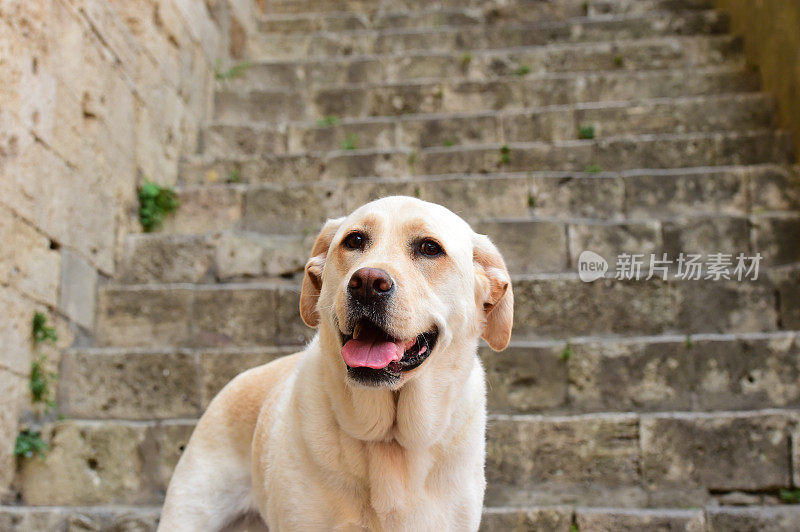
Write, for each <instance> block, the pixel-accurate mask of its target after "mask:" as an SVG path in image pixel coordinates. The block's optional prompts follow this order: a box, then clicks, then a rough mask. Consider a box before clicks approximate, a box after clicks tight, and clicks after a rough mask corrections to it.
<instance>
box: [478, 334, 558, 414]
mask: <svg viewBox="0 0 800 532" xmlns="http://www.w3.org/2000/svg"><path fill="white" fill-rule="evenodd" d="M479 353H480V356H481V360H482V361H483V366H484V369H485V371H486V383H487V390H488V392H487V393H488V404H489V410H490V411H492V412H502V413H515V412H535V411H539V410H549V409H556V408H558V407H561V406H564V405H565V403H566V401H567V363H566V362H565V361H564V360H562V359H561V353H562V347H561V346H552V347H538V346H537V347H534V346H530V347H527V346H515V345H513V346H511V347H509V348H507V349H506V350H505V351H503V352H500V353H495V352H494V351H492V350H491V349H489V348H487V347H482V348H481V349H480V351H479Z"/></svg>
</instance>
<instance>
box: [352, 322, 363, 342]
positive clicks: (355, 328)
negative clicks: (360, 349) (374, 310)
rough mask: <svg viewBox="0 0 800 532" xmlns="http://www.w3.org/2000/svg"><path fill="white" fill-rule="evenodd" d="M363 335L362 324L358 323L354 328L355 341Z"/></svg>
mask: <svg viewBox="0 0 800 532" xmlns="http://www.w3.org/2000/svg"><path fill="white" fill-rule="evenodd" d="M359 334H361V322H360V321H359V322H358V323H356V326H355V327H354V328H353V339H354V340H358V336H359Z"/></svg>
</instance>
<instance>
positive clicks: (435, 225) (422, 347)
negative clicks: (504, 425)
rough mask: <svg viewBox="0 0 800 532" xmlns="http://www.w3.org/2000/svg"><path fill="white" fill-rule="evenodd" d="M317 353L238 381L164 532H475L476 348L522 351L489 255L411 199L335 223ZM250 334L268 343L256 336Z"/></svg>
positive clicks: (318, 280) (390, 201)
mask: <svg viewBox="0 0 800 532" xmlns="http://www.w3.org/2000/svg"><path fill="white" fill-rule="evenodd" d="M300 314H301V316H302V318H303V321H305V323H306V324H308V325H309V326H311V327H317V328H318V331H317V334H316V336H315V337H314V339H313V340H312V341H311V342H310V344H309V345H308V347H307V348H306V349H305V350H304V351H302V352H300V353H296V354H294V355H290V356H287V357H284V358H281V359H279V360H276V361H274V362H271V363H269V364H266V365H264V366H260V367H257V368H254V369H251V370H249V371H246V372H244V373H242V374H241V375H239V376H238V377H236V378H235V379H234V380H233V381H231V382H230V383H229V384H228V385H227V386H226V387H225V388H224V389H223V390H222V391H221V392H220V393H219V395H218V396H217V397H216V398H215V399H214V400H213V401H212V403H211V405H210V406H209V407H208V410H207V411H206V413H205V414H204V415H203V417H202V419H200V422H199V424H198V425H197V428H196V429H195V431H194V434H193V435H192V438H191V440H190V442H189V444H188V446H187V447H186V451H185V452H184V453H183V456H182V457H181V459H180V462H179V463H178V465H177V467H176V469H175V473H174V475H173V477H172V481H171V482H170V486H169V490H168V491H167V498H166V502H165V504H164V510H163V513H162V517H161V525H160V530H165V531H170V532H172V531H181V530H191V531H199V530H203V531H205V530H219V529H224V528H225V527H226V526H228V525H229V524H230V523H231V522H233V521H234V520H236V519H237V518H238V517H239V516H241V515H242V514H246V513H256V512H257V513H258V514H260V516H261V518H262V519H263V520H264V521H265V522H266V524H267V526H268V527H269V529H270V530H271V531H273V532H274V531H284V530H288V531H294V530H311V531H321V530H376V531H378V530H436V531H445V530H458V531H463V530H477V528H478V525H479V522H480V517H481V506H482V503H483V492H484V487H485V484H486V481H485V478H484V472H483V467H484V447H485V445H484V433H485V429H486V388H485V384H484V373H483V368H482V367H481V364H480V360H479V359H478V357H477V355H476V349H477V345H478V339H479V337H482V338H484V339H485V340H486V342H487V343H488V344H489V345H490V346H491V347H492V348H493V349H495V350H501V349H504V348H505V347H506V346H507V345H508V341H509V338H510V336H511V324H512V317H513V294H512V291H511V283H510V280H509V276H508V272H507V271H506V267H505V264H504V262H503V259H502V257H501V256H500V254H499V253H498V251H497V249H496V248H495V246H494V245H493V244H492V243H491V242H490V240H489V239H488V238H487V237H486V236H484V235H479V234H476V233H475V232H473V230H472V229H471V228H470V227H469V225H468V224H467V223H466V222H465V221H464V220H462V219H461V218H459V217H458V216H457V215H455V214H454V213H452V212H451V211H449V210H447V209H446V208H444V207H442V206H440V205H435V204H432V203H427V202H424V201H421V200H419V199H415V198H409V197H400V196H395V197H388V198H383V199H380V200H377V201H374V202H372V203H368V204H366V205H364V206H362V207H360V208H359V209H357V210H356V211H355V212H353V213H352V214H350V215H349V216H347V217H344V218H338V219H335V220H329V221H328V222H327V223H325V225H324V227H323V228H322V231H321V232H320V234H319V236H318V237H317V240H316V243H315V244H314V249H313V251H312V253H311V259H310V260H309V261H308V263H307V264H306V268H305V278H304V279H303V288H302V294H301V296H300ZM253 327H258V324H257V323H254V324H253Z"/></svg>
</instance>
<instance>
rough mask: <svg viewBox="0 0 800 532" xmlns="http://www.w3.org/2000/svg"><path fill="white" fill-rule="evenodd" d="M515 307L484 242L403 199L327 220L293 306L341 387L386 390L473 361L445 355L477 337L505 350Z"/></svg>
mask: <svg viewBox="0 0 800 532" xmlns="http://www.w3.org/2000/svg"><path fill="white" fill-rule="evenodd" d="M513 306H514V299H513V294H512V291H511V281H510V279H509V276H508V271H507V270H506V267H505V264H504V262H503V258H502V257H501V256H500V254H499V253H498V251H497V249H496V248H495V246H494V245H493V244H492V243H491V241H490V240H489V238H487V237H486V236H484V235H479V234H477V233H475V232H474V231H473V230H472V229H471V228H470V226H469V225H468V224H467V223H466V222H465V221H464V220H462V219H461V218H460V217H458V216H457V215H456V214H454V213H453V212H451V211H449V210H448V209H446V208H444V207H442V206H440V205H436V204H433V203H428V202H425V201H421V200H419V199H416V198H410V197H403V196H393V197H388V198H383V199H379V200H376V201H373V202H371V203H368V204H366V205H364V206H362V207H360V208H359V209H357V210H356V211H354V212H353V213H352V214H350V215H349V216H347V217H344V218H338V219H335V220H328V222H326V223H325V225H324V226H323V228H322V231H321V232H320V234H319V236H318V237H317V240H316V242H315V244H314V249H313V251H312V253H311V258H310V259H309V261H308V263H307V264H306V268H305V278H304V279H303V289H302V294H301V297H300V314H301V316H302V317H303V321H305V323H306V324H307V325H309V326H311V327H317V326H319V327H320V332H321V335H322V341H323V342H325V345H328V346H330V345H334V346H335V347H336V349H328V350H329V351H334V352H335V355H336V358H337V359H338V360H339V361H340V364H341V365H342V368H343V371H345V368H346V372H347V376H348V380H349V381H350V382H353V383H357V384H362V385H368V386H388V387H391V388H399V387H400V386H402V385H403V383H405V382H406V381H407V380H408V379H412V378H414V376H415V375H416V374H417V373H418V372H420V371H425V368H426V367H428V366H431V365H434V363H433V362H432V361H433V360H435V359H437V357H441V358H446V357H458V356H473V354H472V353H469V352H468V350H466V352H465V349H457V348H453V349H451V347H458V346H470V345H474V342H475V341H476V340H477V338H478V337H479V336H480V337H482V338H483V339H485V340H486V342H487V343H488V344H489V346H490V347H492V348H493V349H495V350H497V351H499V350H502V349H504V348H505V347H506V346H507V345H508V342H509V339H510V336H511V325H512V320H513ZM429 360H431V362H428V361H429ZM426 362H428V363H426ZM440 362H443V363H444V364H445V365H447V366H450V367H452V365H453V364H459V363H460V362H464V361H460V360H441V361H440Z"/></svg>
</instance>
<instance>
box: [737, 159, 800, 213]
mask: <svg viewBox="0 0 800 532" xmlns="http://www.w3.org/2000/svg"><path fill="white" fill-rule="evenodd" d="M744 174H745V176H747V177H748V178H749V183H748V184H749V186H750V190H751V193H750V198H751V200H750V201H751V203H752V210H753V212H754V213H758V212H762V211H783V210H795V209H797V206H798V205H800V169H798V168H796V167H795V168H794V169H787V168H786V167H781V166H769V167H767V168H753V169H748V170H746V171H745V172H744Z"/></svg>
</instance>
